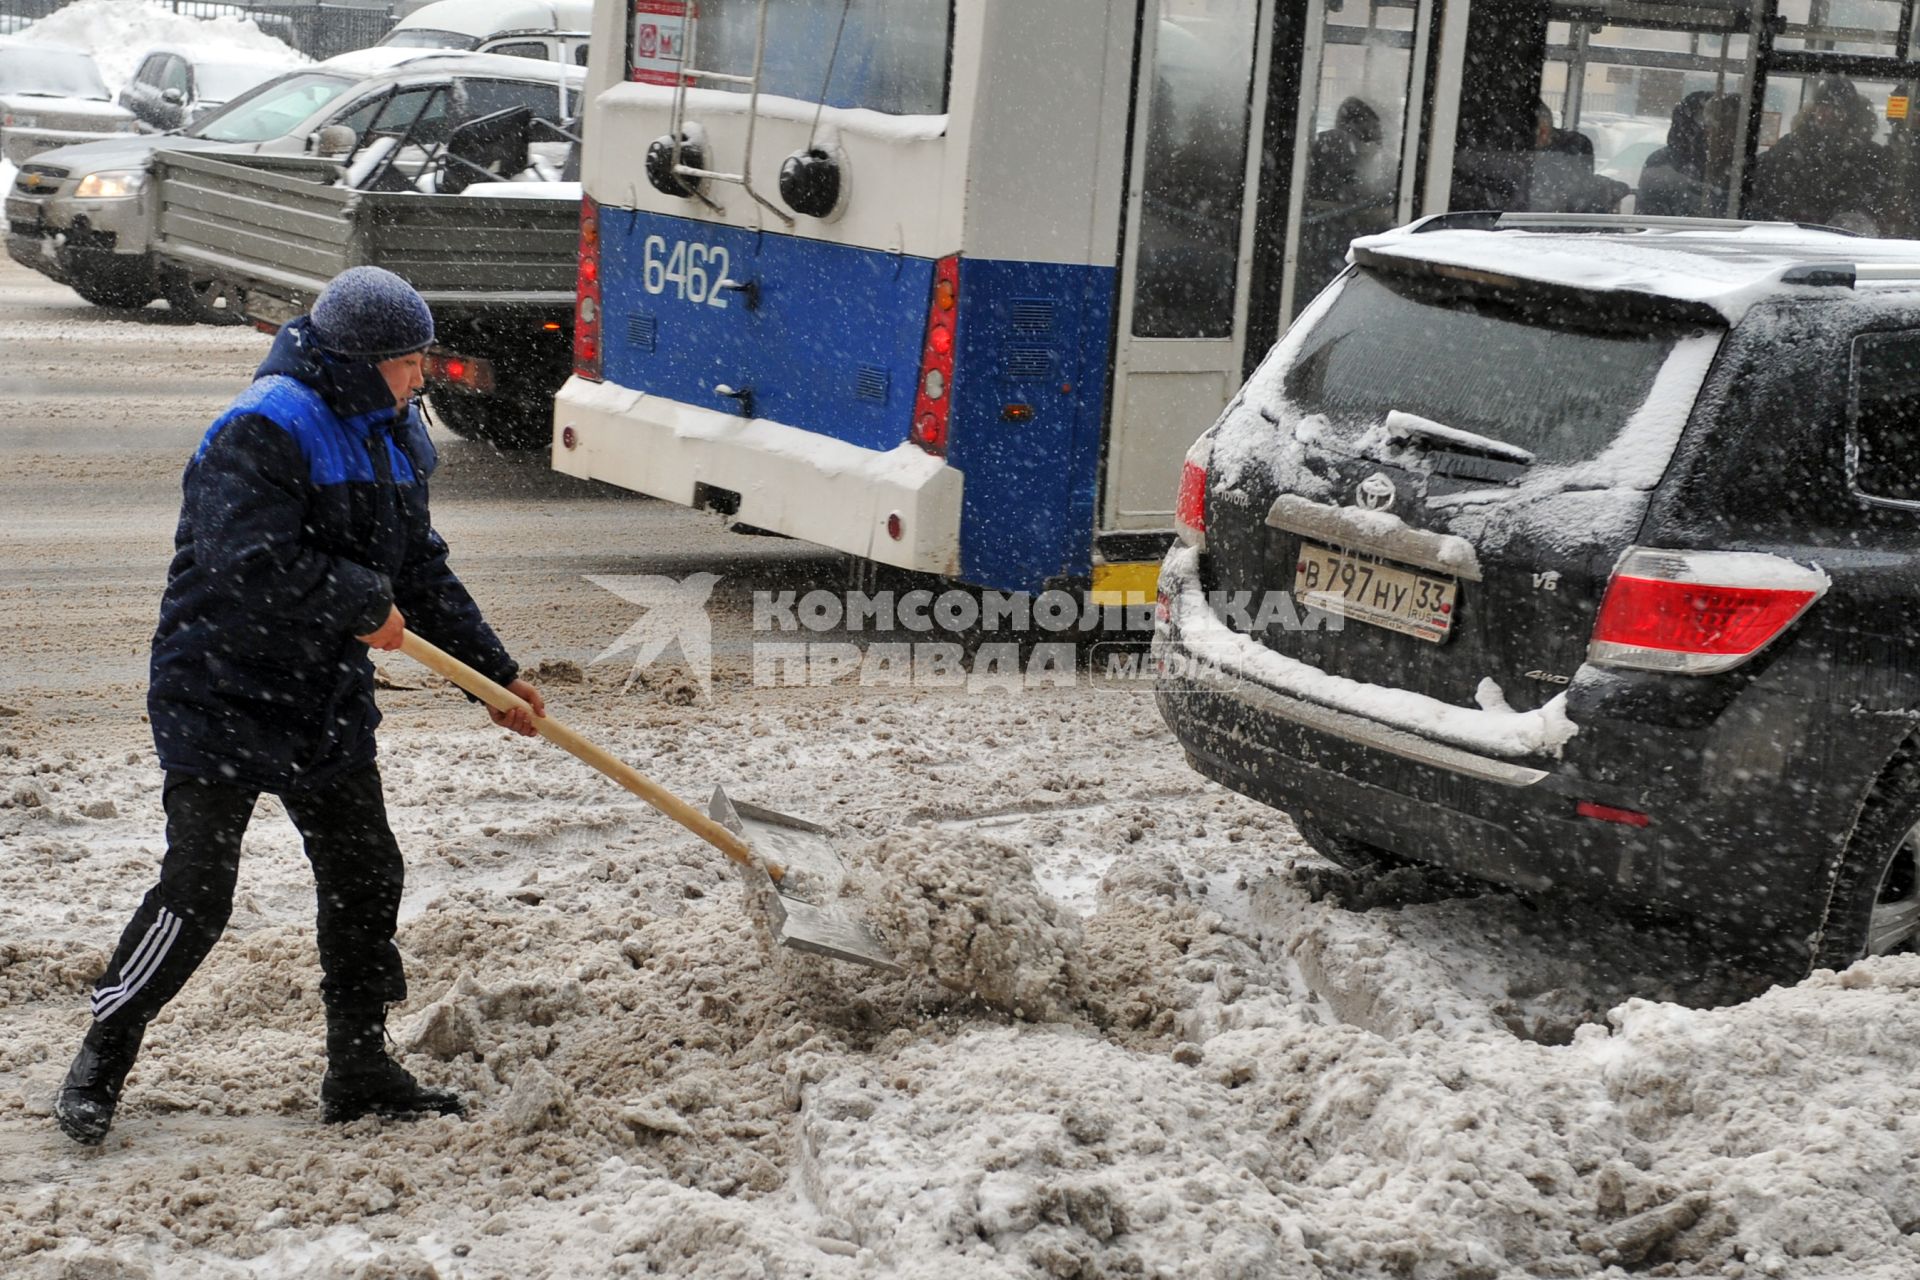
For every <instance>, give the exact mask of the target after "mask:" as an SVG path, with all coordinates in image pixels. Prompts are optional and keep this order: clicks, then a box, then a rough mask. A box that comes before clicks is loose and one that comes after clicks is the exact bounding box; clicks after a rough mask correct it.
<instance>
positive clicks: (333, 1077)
mask: <svg viewBox="0 0 1920 1280" xmlns="http://www.w3.org/2000/svg"><path fill="white" fill-rule="evenodd" d="M466 1113H467V1109H466V1107H465V1105H464V1104H462V1103H461V1101H460V1095H459V1094H456V1093H454V1092H453V1091H451V1090H449V1089H430V1088H428V1087H426V1086H425V1085H423V1084H421V1083H420V1082H419V1081H418V1080H415V1079H414V1078H413V1077H412V1076H411V1075H410V1074H408V1072H407V1070H406V1068H404V1067H402V1066H401V1065H400V1064H399V1063H397V1062H395V1061H394V1060H393V1059H392V1058H389V1057H388V1056H387V1019H386V1011H385V1009H384V1008H383V1007H381V1006H380V1005H371V1006H367V1007H362V1008H348V1009H328V1010H327V1075H326V1078H325V1079H324V1080H322V1081H321V1082H320V1114H321V1119H323V1120H325V1121H326V1122H327V1123H328V1124H344V1123H346V1122H347V1121H349V1120H358V1119H359V1118H360V1117H361V1116H364V1115H368V1114H373V1115H382V1116H389V1117H395V1118H401V1119H412V1118H414V1117H417V1116H422V1115H441V1116H463V1115H465V1114H466Z"/></svg>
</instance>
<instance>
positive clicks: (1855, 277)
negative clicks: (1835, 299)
mask: <svg viewBox="0 0 1920 1280" xmlns="http://www.w3.org/2000/svg"><path fill="white" fill-rule="evenodd" d="M1903 281H1913V282H1920V262H1803V263H1801V264H1800V265H1799V266H1797V267H1789V268H1788V269H1787V270H1786V271H1784V272H1782V273H1781V276H1780V283H1781V284H1804V285H1809V286H1816V287H1817V286H1820V285H1827V286H1838V287H1839V288H1842V289H1851V288H1853V287H1854V286H1855V285H1858V284H1898V283H1901V282H1903Z"/></svg>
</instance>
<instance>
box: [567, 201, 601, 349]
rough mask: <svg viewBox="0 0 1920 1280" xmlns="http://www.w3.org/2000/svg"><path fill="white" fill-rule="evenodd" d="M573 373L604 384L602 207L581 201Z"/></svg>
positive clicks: (574, 310)
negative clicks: (601, 300) (601, 318)
mask: <svg viewBox="0 0 1920 1280" xmlns="http://www.w3.org/2000/svg"><path fill="white" fill-rule="evenodd" d="M573 372H574V374H575V376H577V377H581V378H591V379H592V380H593V381H595V382H598V381H600V207H599V206H598V205H596V204H594V202H593V197H591V196H582V197H581V198H580V273H579V278H578V283H577V284H576V285H575V286H574V304H573Z"/></svg>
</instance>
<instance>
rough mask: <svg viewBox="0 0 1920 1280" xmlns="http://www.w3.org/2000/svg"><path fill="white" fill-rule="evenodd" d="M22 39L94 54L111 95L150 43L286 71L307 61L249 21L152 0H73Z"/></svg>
mask: <svg viewBox="0 0 1920 1280" xmlns="http://www.w3.org/2000/svg"><path fill="white" fill-rule="evenodd" d="M19 38H20V39H22V40H36V41H39V42H41V43H44V44H54V45H60V46H61V47H63V48H67V49H79V50H82V51H83V52H86V53H90V54H92V55H93V60H94V61H95V62H96V63H98V64H99V67H100V78H101V79H103V80H105V81H106V82H107V88H108V89H110V90H111V91H112V92H114V93H115V94H118V93H119V92H120V87H121V86H122V85H124V84H125V83H126V82H127V81H128V80H130V79H132V78H133V73H134V72H135V71H136V70H138V69H139V66H140V60H141V59H142V58H144V57H145V56H146V54H147V51H148V50H149V49H152V48H153V47H154V46H155V45H163V44H164V45H172V46H175V47H176V48H180V49H185V50H189V51H191V52H192V54H193V56H194V57H195V58H196V59H201V60H204V61H207V62H235V63H242V64H247V65H252V66H260V67H282V66H286V67H291V66H294V65H295V64H297V63H302V62H307V61H310V59H308V57H307V56H306V55H305V54H303V53H299V52H297V51H295V50H294V49H292V48H290V47H289V46H288V45H287V44H285V43H284V42H283V41H281V40H278V39H276V38H274V37H273V36H270V35H267V34H266V33H265V32H263V31H262V30H260V28H259V27H258V26H256V25H255V24H254V23H253V21H252V20H251V19H248V18H242V17H238V16H235V15H233V14H228V15H223V16H221V17H216V18H196V17H193V16H191V14H188V13H175V12H174V11H173V10H172V9H170V8H168V7H166V6H165V5H162V4H158V3H156V2H155V0H73V3H72V4H69V5H66V6H65V7H63V8H61V9H58V10H56V11H55V12H53V13H51V14H48V15H47V16H46V17H44V18H42V19H40V20H39V21H38V22H35V23H34V24H33V25H32V26H30V27H28V28H27V29H26V30H25V31H22V32H21V33H20V36H19Z"/></svg>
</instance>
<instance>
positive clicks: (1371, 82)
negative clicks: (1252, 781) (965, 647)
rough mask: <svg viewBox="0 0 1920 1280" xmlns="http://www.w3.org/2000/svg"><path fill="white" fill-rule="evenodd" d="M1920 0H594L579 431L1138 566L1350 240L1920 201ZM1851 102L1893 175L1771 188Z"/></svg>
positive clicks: (1007, 555) (768, 512)
mask: <svg viewBox="0 0 1920 1280" xmlns="http://www.w3.org/2000/svg"><path fill="white" fill-rule="evenodd" d="M1914 5H1915V0H1684V2H1678V0H1579V2H1578V3H1570V2H1567V0H597V3H596V6H595V10H594V27H593V42H592V53H591V58H590V64H589V82H588V106H587V108H586V120H585V126H584V130H585V137H586V145H585V154H584V165H583V178H584V184H585V197H586V198H585V200H584V203H583V209H582V226H581V233H582V234H581V241H580V245H581V248H580V274H579V296H578V305H577V314H576V328H575V334H574V342H575V360H574V374H573V377H572V378H571V379H570V380H569V381H568V382H567V383H566V385H565V387H564V389H563V390H562V391H561V392H560V394H559V396H558V397H557V399H556V403H555V409H554V418H553V440H552V454H551V457H552V462H553V465H554V466H555V467H556V468H558V469H559V470H561V471H564V472H567V473H570V474H574V475H578V476H584V477H591V478H594V479H598V480H602V481H606V482H609V483H611V484H614V485H618V486H623V487H625V488H627V489H631V490H636V491H639V492H642V493H647V494H652V495H655V496H658V497H661V498H665V499H669V500H672V501H674V502H679V503H684V504H688V505H692V506H698V507H704V508H709V509H712V510H715V511H718V512H721V513H723V514H724V515H725V516H726V517H727V518H729V519H730V520H732V521H734V522H736V523H737V524H739V525H741V526H749V527H752V528H754V529H757V530H762V531H770V532H774V533H779V534H786V535H790V536H793V537H797V538H803V539H808V540H811V541H812V542H815V543H819V544H823V545H825V546H827V547H832V548H838V549H840V550H842V551H845V552H849V553H851V554H853V555H854V556H856V557H861V558H863V559H865V560H867V561H871V562H874V563H877V564H885V565H894V566H899V567H902V568H906V569H912V570H921V571H925V572H929V573H934V574H941V575H946V576H949V577H952V578H955V579H958V580H961V581H964V582H968V583H973V584H977V585H980V586H983V587H992V588H998V589H1003V590H1035V589H1040V588H1044V587H1049V586H1060V585H1079V586H1082V587H1090V588H1092V589H1093V590H1094V592H1095V593H1096V598H1097V599H1101V600H1103V601H1105V602H1117V601H1120V600H1124V599H1127V598H1129V597H1131V598H1139V595H1144V597H1145V598H1147V599H1151V592H1152V581H1153V573H1154V568H1155V562H1156V561H1157V560H1158V558H1159V556H1160V554H1161V552H1162V551H1163V550H1164V548H1165V546H1166V544H1167V540H1168V538H1169V537H1170V531H1171V529H1172V525H1173V506H1174V498H1175V489H1176V484H1177V480H1178V477H1179V474H1180V463H1181V458H1182V455H1183V453H1184V451H1185V449H1186V448H1187V446H1188V444H1189V443H1190V442H1191V441H1192V440H1193V438H1194V437H1195V436H1196V435H1197V434H1198V433H1199V432H1200V431H1201V430H1202V429H1203V428H1204V427H1205V426H1206V425H1207V424H1208V423H1209V422H1210V421H1212V420H1213V418H1214V417H1215V416H1216V415H1217V414H1218V412H1219V411H1220V409H1221V408H1222V407H1223V406H1224V405H1225V404H1226V403H1227V401H1228V400H1229V398H1230V397H1231V396H1232V395H1233V393H1234V391H1235V389H1236V388H1237V387H1238V386H1239V384H1240V382H1241V381H1242V379H1243V378H1244V377H1245V375H1246V374H1247V372H1248V371H1249V370H1250V369H1251V368H1252V366H1253V365H1254V364H1255V363H1256V362H1257V361H1258V360H1259V359H1260V357H1261V356H1262V355H1263V354H1264V353H1265V351H1266V350H1267V348H1268V347H1269V346H1271V345H1272V343H1273V342H1274V341H1275V340H1276V338H1277V337H1278V336H1279V334H1280V333H1281V331H1282V330H1283V329H1284V328H1285V327H1286V324H1287V322H1288V320H1289V318H1290V317H1291V316H1293V315H1294V314H1295V313H1297V312H1298V311H1299V310H1301V309H1302V308H1303V307H1304V306H1305V304H1306V303H1307V302H1308V301H1309V300H1310V299H1311V298H1312V297H1313V295H1314V294H1315V293H1316V292H1317V291H1319V290H1320V289H1321V288H1322V287H1323V286H1324V285H1325V284H1326V283H1327V282H1328V281H1329V280H1330V279H1331V278H1332V277H1333V276H1334V275H1335V274H1336V273H1337V272H1339V271H1340V270H1341V269H1342V266H1343V262H1344V256H1345V252H1346V245H1347V242H1348V241H1349V240H1350V239H1351V238H1353V237H1354V236H1357V235H1362V234H1366V233H1369V232H1373V231H1377V230H1382V229H1385V228H1386V227H1388V226H1390V225H1395V224H1398V223H1403V222H1406V221H1408V220H1410V219H1413V218H1416V217H1420V216H1422V215H1425V214H1430V213H1436V212H1441V211H1446V210H1454V209H1469V208H1499V209H1508V210H1513V209H1531V210H1535V211H1545V212H1556V211H1561V212H1573V213H1577V214H1580V215H1582V216H1591V215H1596V214H1598V215H1607V214H1612V215H1629V216H1645V212H1646V211H1644V210H1636V206H1637V205H1640V204H1649V203H1658V204H1659V205H1660V207H1661V211H1662V212H1666V213H1673V212H1679V213H1687V214H1694V215H1701V214H1705V215H1718V216H1736V217H1737V216H1742V215H1752V214H1763V215H1766V216H1776V217H1789V218H1795V219H1802V220H1810V221H1838V222H1840V223H1841V224H1842V225H1851V226H1853V227H1854V228H1855V229H1858V230H1861V231H1864V232H1867V233H1869V234H1875V233H1877V234H1896V233H1897V234H1906V233H1908V232H1909V231H1910V230H1911V224H1912V221H1913V219H1912V215H1911V212H1910V202H1909V201H1907V200H1906V199H1905V196H1904V193H1905V192H1906V191H1907V190H1908V189H1909V188H1910V187H1911V186H1912V184H1911V183H1910V182H1909V181H1907V180H1906V177H1905V176H1904V175H1908V174H1910V173H1911V171H1912V169H1913V165H1912V163H1911V157H1912V154H1913V152H1912V148H1911V146H1910V145H1909V143H1910V142H1911V136H1910V134H1909V133H1908V125H1907V96H1906V85H1907V84H1908V83H1909V82H1910V80H1911V75H1912V69H1913V68H1914V67H1915V65H1916V63H1915V61H1914V57H1915V49H1914V42H1915V39H1916V36H1917V35H1920V33H1916V31H1915V29H1914V22H1913V11H1914ZM1849 95H1850V96H1849ZM1836 104H1837V106H1836ZM1836 111H1837V112H1838V113H1839V114H1840V115H1847V113H1849V112H1850V113H1851V115H1850V116H1849V117H1848V118H1847V119H1846V120H1845V121H1844V123H1845V127H1846V128H1847V129H1850V130H1852V131H1854V133H1856V134H1857V133H1859V132H1861V131H1863V130H1864V131H1865V134H1866V145H1867V146H1868V147H1870V148H1871V149H1870V150H1868V151H1864V152H1861V153H1860V154H1861V155H1866V156H1869V157H1870V158H1871V159H1870V163H1869V164H1868V165H1867V167H1868V168H1871V169H1874V170H1875V171H1876V173H1878V174H1879V175H1880V176H1879V178H1878V179H1876V181H1877V184H1878V185H1877V186H1876V187H1875V194H1874V196H1873V198H1872V200H1871V201H1864V200H1863V201H1862V202H1860V203H1862V205H1863V207H1862V208H1859V209H1845V208H1829V207H1820V208H1813V209H1811V211H1809V210H1808V209H1805V208H1797V207H1787V204H1786V202H1785V201H1784V200H1783V198H1782V197H1779V196H1778V195H1775V196H1772V197H1768V196H1767V192H1768V191H1775V192H1777V191H1779V190H1781V189H1782V188H1781V183H1780V181H1779V178H1780V175H1779V174H1777V173H1776V174H1773V175H1772V178H1771V180H1770V179H1769V174H1768V167H1769V163H1770V162H1769V159H1768V157H1769V156H1770V155H1771V154H1772V153H1773V152H1774V151H1775V150H1776V149H1781V154H1780V156H1779V157H1776V159H1779V160H1781V162H1782V164H1781V166H1776V167H1784V161H1785V159H1786V158H1787V156H1788V153H1789V152H1792V151H1794V150H1795V148H1794V147H1789V146H1787V145H1786V144H1785V142H1784V141H1783V139H1787V138H1790V137H1791V135H1792V134H1793V133H1794V132H1795V131H1799V130H1811V129H1813V128H1814V127H1815V126H1816V125H1820V124H1821V122H1822V121H1825V122H1826V124H1825V125H1824V126H1822V127H1831V125H1832V122H1833V120H1834V119H1835V118H1836ZM1808 136H1811V135H1810V134H1809V135H1808ZM1804 140H1805V139H1804V138H1803V141H1804ZM1856 141H1858V139H1856ZM1796 145H1797V144H1796ZM1798 153H1800V154H1812V155H1814V156H1816V157H1818V156H1819V155H1821V154H1824V153H1823V152H1821V151H1820V149H1819V148H1817V147H1816V148H1811V149H1809V148H1807V147H1799V149H1798ZM1663 164H1665V165H1666V166H1668V167H1669V168H1672V169H1674V170H1675V173H1676V174H1677V176H1678V177H1680V178H1681V179H1684V181H1682V182H1680V183H1679V185H1678V189H1679V190H1680V191H1681V193H1682V195H1683V196H1684V197H1685V198H1684V199H1683V200H1682V201H1681V205H1682V206H1683V207H1676V206H1675V204H1674V203H1673V200H1672V199H1671V197H1672V195H1673V191H1672V190H1669V189H1661V190H1660V192H1659V193H1658V194H1657V196H1655V197H1652V198H1650V197H1649V196H1648V195H1646V194H1643V193H1647V192H1654V191H1655V185H1654V184H1652V183H1651V178H1652V176H1654V171H1657V170H1659V169H1660V167H1661V165H1663ZM1650 166H1651V168H1650ZM1689 184H1691V185H1689ZM1834 185H1835V184H1832V183H1826V184H1822V183H1820V182H1818V181H1812V182H1807V181H1802V182H1800V183H1798V184H1797V185H1794V184H1789V186H1788V187H1787V188H1785V189H1786V190H1788V191H1795V190H1798V191H1801V192H1803V193H1812V194H1818V193H1819V192H1821V191H1827V192H1828V194H1831V191H1830V190H1829V189H1830V188H1831V187H1833V186H1834ZM1763 197H1765V199H1763ZM1809 198H1810V196H1809ZM1768 200H1770V201H1771V205H1772V207H1765V208H1763V207H1761V206H1762V205H1763V204H1765V203H1767V201H1768ZM1136 593H1139V594H1136Z"/></svg>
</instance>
